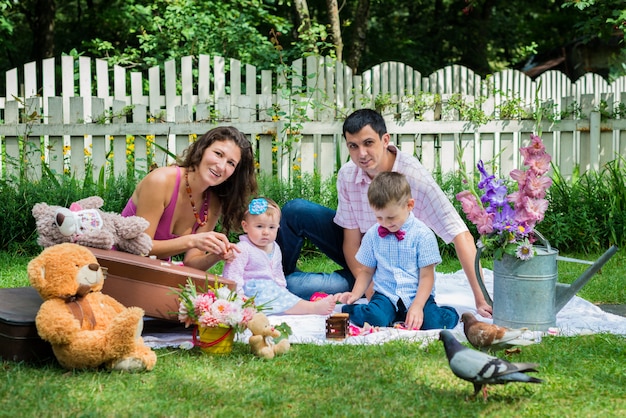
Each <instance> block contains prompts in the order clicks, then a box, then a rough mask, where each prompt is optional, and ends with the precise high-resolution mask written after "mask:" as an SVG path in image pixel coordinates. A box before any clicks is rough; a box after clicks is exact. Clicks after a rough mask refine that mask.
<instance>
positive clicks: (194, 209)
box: [185, 172, 209, 226]
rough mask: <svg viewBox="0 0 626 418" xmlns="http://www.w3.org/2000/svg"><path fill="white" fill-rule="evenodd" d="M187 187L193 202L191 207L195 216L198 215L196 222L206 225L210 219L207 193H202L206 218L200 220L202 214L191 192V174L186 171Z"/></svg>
mask: <svg viewBox="0 0 626 418" xmlns="http://www.w3.org/2000/svg"><path fill="white" fill-rule="evenodd" d="M185 189H186V190H187V194H188V195H189V202H190V203H191V208H192V209H193V216H195V217H196V222H198V225H199V226H204V225H206V223H207V220H208V219H209V213H208V208H207V205H206V199H205V193H206V192H205V193H202V199H203V201H204V203H203V205H202V209H203V210H204V219H203V220H200V215H198V210H197V209H196V202H194V200H193V196H192V194H191V187H190V186H189V176H188V173H187V172H185Z"/></svg>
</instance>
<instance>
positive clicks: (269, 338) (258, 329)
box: [248, 312, 291, 360]
mask: <svg viewBox="0 0 626 418" xmlns="http://www.w3.org/2000/svg"><path fill="white" fill-rule="evenodd" d="M248 329H249V330H250V331H252V336H251V337H250V339H249V340H248V343H249V344H250V350H251V351H252V353H253V354H254V355H256V356H257V357H261V358H263V359H268V360H269V359H272V358H274V356H277V355H280V354H284V353H286V352H287V351H289V348H290V347H291V346H290V344H289V340H287V339H283V340H280V342H279V343H274V338H278V337H280V335H281V334H280V331H278V330H277V329H276V328H274V327H273V326H272V325H270V321H269V319H267V316H265V314H263V313H261V312H257V313H255V314H254V316H253V317H252V319H250V321H248Z"/></svg>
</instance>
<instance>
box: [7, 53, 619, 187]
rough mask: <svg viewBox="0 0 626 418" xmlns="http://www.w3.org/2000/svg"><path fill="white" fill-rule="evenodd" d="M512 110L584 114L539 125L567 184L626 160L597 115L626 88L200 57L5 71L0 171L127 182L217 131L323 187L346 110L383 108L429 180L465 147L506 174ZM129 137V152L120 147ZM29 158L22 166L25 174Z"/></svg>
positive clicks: (509, 75)
mask: <svg viewBox="0 0 626 418" xmlns="http://www.w3.org/2000/svg"><path fill="white" fill-rule="evenodd" d="M59 73H60V76H59V78H57V75H56V74H59ZM494 92H496V93H494ZM435 94H437V95H440V98H441V101H442V105H441V106H439V107H431V108H428V109H426V111H425V112H422V113H421V114H420V115H416V113H415V112H414V109H413V104H414V103H415V101H416V100H418V99H419V98H420V97H422V99H425V100H432V99H433V98H434V95H435ZM459 94H460V95H461V96H462V97H463V99H464V100H465V101H467V102H468V103H471V102H475V103H480V107H481V109H482V110H483V111H484V112H485V113H486V114H488V115H490V116H491V117H492V118H493V120H491V121H489V122H487V123H485V124H474V123H470V122H468V121H463V120H458V119H459V114H458V112H453V111H449V110H446V109H448V108H447V107H446V104H447V103H448V102H449V100H451V98H452V97H453V95H459ZM513 99H517V100H519V102H520V103H521V104H522V105H523V106H524V107H525V108H527V109H529V110H532V109H533V105H534V104H535V103H542V104H552V105H553V108H554V109H555V110H556V111H557V112H559V111H561V110H565V109H566V108H569V107H571V106H572V105H574V104H575V105H577V106H579V108H580V110H581V114H580V119H563V120H557V121H554V122H549V121H544V122H543V123H542V126H541V128H542V131H543V138H544V141H545V142H546V145H547V147H548V149H549V150H550V152H551V154H552V156H553V161H554V162H555V164H557V166H558V167H559V169H560V171H561V172H562V173H563V174H564V175H565V176H569V175H571V174H572V172H573V171H574V169H575V168H576V167H579V168H580V170H581V171H582V172H584V171H586V170H598V169H600V168H601V167H602V165H603V164H605V163H606V162H608V161H611V160H613V159H615V158H616V156H617V155H622V156H623V155H626V117H625V116H621V117H620V118H619V119H608V120H601V114H600V112H599V111H598V110H599V109H600V108H603V109H605V110H609V111H611V110H612V109H614V108H615V107H616V106H618V107H619V108H620V109H621V106H626V77H622V78H620V79H618V80H616V81H615V82H613V83H611V84H608V83H607V82H606V81H605V80H604V79H602V78H601V77H600V76H598V75H595V74H586V75H585V76H584V77H582V78H580V79H579V80H577V81H576V82H574V83H572V82H571V81H570V80H569V79H568V78H567V77H566V76H565V75H563V74H562V73H559V72H548V73H544V74H542V75H541V76H540V77H539V78H538V79H537V80H535V81H533V80H531V79H530V78H528V77H526V76H525V75H524V74H522V73H520V72H518V71H515V70H506V71H502V72H499V73H496V74H494V75H493V76H491V77H489V78H488V79H481V77H479V76H477V75H476V74H474V73H473V72H472V71H471V70H469V69H467V68H464V67H460V66H456V65H455V66H450V67H446V68H443V69H441V70H439V71H437V72H435V73H433V74H431V75H430V76H428V77H423V76H422V75H421V74H420V73H419V72H417V71H415V70H413V69H412V68H410V67H409V66H406V65H404V64H401V63H397V62H387V63H383V64H380V65H377V66H376V67H374V68H372V69H370V70H368V71H366V72H364V73H363V74H362V75H354V74H352V72H351V70H350V69H349V68H348V67H347V66H344V65H343V64H341V63H336V62H333V61H332V60H330V59H329V58H323V57H307V58H305V59H300V60H297V61H295V62H294V63H293V64H292V66H291V70H290V73H289V74H288V75H285V74H278V75H274V74H273V73H272V72H271V71H269V70H257V69H256V68H255V67H254V66H251V65H244V66H242V65H241V63H240V62H239V61H237V60H232V59H231V60H229V61H228V62H227V60H226V59H224V58H223V57H219V56H215V57H212V58H211V57H209V56H207V55H201V56H198V57H184V58H182V59H181V60H180V64H179V65H178V62H176V61H173V60H172V61H168V62H166V63H165V64H164V66H163V68H161V67H158V66H157V67H153V68H150V69H149V70H148V71H147V74H144V73H142V72H138V71H127V70H126V69H124V68H122V67H119V66H115V67H113V68H110V67H109V65H108V63H107V62H106V61H103V60H99V59H96V60H92V59H90V58H88V57H80V58H79V59H78V60H76V59H74V58H72V57H70V56H64V57H61V59H60V71H59V70H58V69H57V61H56V60H55V59H47V60H44V61H43V62H41V63H34V62H33V63H28V64H26V65H25V66H24V68H23V69H21V70H19V69H17V68H16V69H12V70H10V71H7V72H6V91H5V94H4V95H3V96H1V97H0V118H2V119H3V120H4V124H2V125H0V138H1V139H2V148H1V149H0V151H1V152H2V154H3V158H2V160H1V163H0V164H2V166H1V167H0V169H1V171H0V172H1V173H2V176H3V177H4V178H7V179H11V178H14V177H15V176H17V175H19V173H20V164H21V166H22V168H24V167H25V168H26V172H25V175H26V177H27V178H28V179H37V178H39V177H40V176H41V175H42V164H46V165H47V166H48V167H49V168H50V169H51V170H52V171H53V172H56V173H62V172H63V171H66V172H67V171H70V172H72V173H73V174H75V175H76V176H77V177H79V178H82V176H84V175H85V170H88V169H91V170H93V173H94V175H97V174H98V173H99V172H100V168H101V167H103V166H105V165H106V166H109V165H110V166H111V167H112V172H113V173H114V174H115V175H121V174H124V173H125V171H126V170H127V152H131V153H134V164H135V168H136V169H137V170H138V171H139V172H145V171H146V170H147V166H148V163H150V162H154V163H156V164H158V165H165V164H168V163H171V162H172V158H171V154H179V153H180V152H181V151H182V150H183V149H184V148H185V147H186V146H187V145H188V144H189V142H190V141H192V140H193V138H195V137H196V136H199V135H201V134H202V133H204V132H206V131H207V130H209V129H211V128H212V127H214V126H217V125H233V126H236V127H237V128H239V129H240V130H241V131H243V132H244V133H245V134H247V135H248V136H249V138H250V139H251V141H252V142H253V144H254V146H255V149H256V151H257V160H258V163H259V169H260V171H261V172H264V173H272V172H277V173H278V175H279V176H281V177H283V178H289V177H290V176H294V175H299V174H301V173H314V172H315V173H318V174H320V175H321V176H322V177H323V178H327V177H329V176H331V175H332V174H333V173H335V172H336V170H337V169H338V167H339V166H340V165H341V164H342V163H343V162H345V161H346V160H347V159H348V155H347V149H346V147H345V145H344V144H343V142H344V141H343V138H342V136H341V124H342V120H343V118H344V117H345V116H346V115H347V114H349V113H350V112H351V111H352V110H354V109H357V108H361V107H374V106H375V105H376V104H381V103H383V104H386V106H385V107H384V110H383V113H384V115H385V118H386V119H387V120H388V130H389V132H390V133H391V134H392V138H393V142H395V143H397V144H398V145H399V146H400V148H401V149H402V150H404V151H407V152H410V153H413V154H415V155H417V156H418V157H419V158H420V159H421V160H422V162H423V163H424V164H425V165H426V167H427V168H429V169H431V170H433V171H434V170H441V171H443V172H447V171H451V170H455V169H457V168H458V156H459V155H458V152H459V150H460V149H462V150H463V161H464V162H465V164H466V166H467V167H470V168H471V167H473V166H474V165H475V163H476V162H477V161H478V160H479V159H483V160H485V161H487V160H492V159H495V161H496V163H497V166H498V168H499V170H500V171H501V172H503V173H507V172H508V171H509V170H510V169H512V168H515V167H519V164H520V156H519V153H518V152H517V149H518V148H519V147H520V146H523V145H524V144H525V141H526V140H527V139H528V137H529V134H530V133H531V132H533V131H535V129H536V126H535V121H533V120H503V119H499V117H500V111H501V109H502V105H503V104H504V103H505V102H506V101H507V100H513ZM604 105H605V106H604ZM442 109H443V111H442ZM625 113H626V110H625V111H624V112H621V113H620V115H624V114H625ZM419 119H423V120H419ZM129 137H132V138H133V139H134V148H129V147H128V145H127V139H128V138H129ZM153 143H155V144H157V145H158V146H157V147H155V146H154V145H152V144H153ZM164 150H168V152H165V151H164ZM111 151H112V153H111ZM170 153H171V154H170ZM148 155H150V158H148V157H147V156H148ZM86 156H87V157H86ZM24 159H26V160H28V162H20V160H24Z"/></svg>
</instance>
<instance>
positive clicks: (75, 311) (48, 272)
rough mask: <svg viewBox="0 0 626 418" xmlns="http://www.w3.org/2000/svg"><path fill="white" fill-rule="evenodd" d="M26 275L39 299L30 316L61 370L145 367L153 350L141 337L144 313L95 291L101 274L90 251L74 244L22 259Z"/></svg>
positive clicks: (151, 362) (148, 366) (153, 357)
mask: <svg viewBox="0 0 626 418" xmlns="http://www.w3.org/2000/svg"><path fill="white" fill-rule="evenodd" d="M27 271H28V278H29V280H30V283H31V284H32V286H33V287H34V288H35V289H36V290H37V291H38V292H39V295H40V296H41V298H42V299H43V300H44V302H43V303H42V305H41V307H40V308H39V312H38V313H37V316H36V318H35V324H36V326H37V332H38V334H39V336H40V337H41V338H42V339H43V340H45V341H48V342H50V344H51V345H52V350H53V352H54V355H55V357H56V359H57V360H58V362H59V363H60V364H61V366H63V367H64V368H67V369H87V368H96V367H101V366H102V367H105V368H108V369H110V370H121V371H142V370H151V369H152V368H153V367H154V365H155V364H156V354H155V353H154V352H153V351H152V350H151V349H150V348H149V347H148V346H146V345H144V343H143V340H142V338H141V331H142V329H143V315H144V311H143V310H142V309H141V308H137V307H133V308H126V307H124V306H123V305H122V304H121V303H119V302H118V301H116V300H115V299H113V298H112V297H110V296H108V295H105V294H103V293H102V292H101V289H102V285H103V282H104V274H103V271H102V269H101V268H100V265H98V261H97V260H96V257H95V256H94V255H93V253H92V252H91V251H90V250H89V249H88V248H85V247H82V246H80V245H78V244H72V243H63V244H57V245H53V246H51V247H48V248H46V249H44V250H43V251H42V252H41V253H40V254H39V255H38V256H37V257H35V258H34V259H32V260H31V261H30V262H29V263H28V268H27Z"/></svg>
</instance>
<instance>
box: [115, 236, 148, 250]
mask: <svg viewBox="0 0 626 418" xmlns="http://www.w3.org/2000/svg"><path fill="white" fill-rule="evenodd" d="M117 247H118V249H120V250H121V251H125V252H127V253H131V254H137V255H148V254H149V253H150V250H152V238H150V235H148V234H145V233H141V234H139V236H137V237H135V238H133V239H131V240H119V242H118V243H117Z"/></svg>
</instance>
